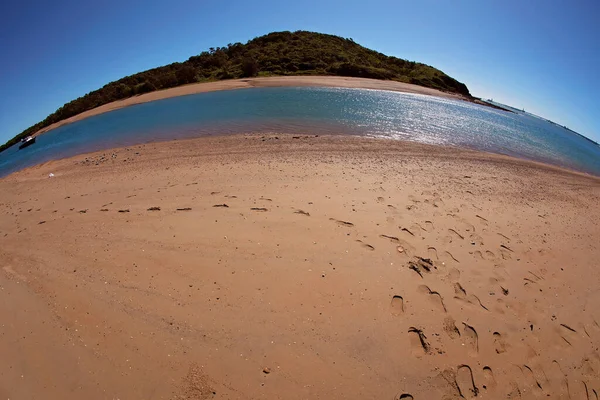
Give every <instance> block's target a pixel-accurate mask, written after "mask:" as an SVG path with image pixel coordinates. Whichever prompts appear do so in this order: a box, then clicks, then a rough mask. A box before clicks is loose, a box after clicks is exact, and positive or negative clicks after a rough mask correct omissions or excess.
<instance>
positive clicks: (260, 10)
mask: <svg viewBox="0 0 600 400" xmlns="http://www.w3.org/2000/svg"><path fill="white" fill-rule="evenodd" d="M599 20H600V1H598V0H581V1H558V0H535V1H523V0H518V1H517V0H503V1H487V0H452V1H446V0H437V1H432V0H419V1H414V0H413V1H402V0H396V1H378V0H369V1H364V0H363V1H357V0H344V1H326V0H320V1H314V0H303V1H300V2H293V1H292V2H290V1H270V0H253V1H238V0H231V1H227V2H216V1H208V2H207V1H198V0H197V1H193V0H189V1H188V0H186V1H178V0H170V1H154V0H145V1H138V0H133V1H127V0H121V1H114V0H106V1H100V2H96V1H91V2H88V1H81V0H77V1H73V0H66V1H54V2H48V1H39V0H22V1H10V0H9V1H5V2H2V3H1V4H0V50H1V52H0V57H1V59H0V142H4V141H6V140H8V139H9V138H11V137H12V136H14V135H15V134H17V133H19V132H21V131H22V130H23V129H25V128H27V127H29V126H30V125H32V124H34V123H36V122H38V121H40V120H42V119H43V118H45V117H46V116H47V115H48V114H50V113H52V112H53V111H55V110H56V109H57V108H58V107H60V106H61V105H63V104H64V103H66V102H68V101H70V100H72V99H75V98H77V97H79V96H82V95H84V94H85V93H87V92H89V91H91V90H94V89H97V88H99V87H101V86H103V85H104V84H105V83H108V82H109V81H113V80H116V79H119V78H121V77H123V76H125V75H130V74H132V73H135V72H139V71H142V70H145V69H148V68H152V67H156V66H160V65H164V64H168V63H171V62H174V61H184V60H186V59H187V58H189V57H190V56H192V55H195V54H198V53H200V52H201V51H203V50H206V49H208V48H209V47H216V46H224V45H226V44H227V43H232V42H246V41H247V40H249V39H251V38H253V37H256V36H260V35H263V34H265V33H268V32H272V31H280V30H292V31H293V30H299V29H302V30H311V31H318V32H323V33H331V34H335V35H339V36H343V37H351V38H353V39H354V40H355V41H356V42H357V43H360V44H362V45H364V46H366V47H369V48H372V49H375V50H378V51H380V52H382V53H385V54H388V55H394V56H397V57H401V58H405V59H408V60H412V61H420V62H424V63H426V64H429V65H432V66H434V67H437V68H439V69H441V70H443V71H444V72H446V73H447V74H449V75H450V76H452V77H454V78H456V79H458V80H460V81H462V82H464V83H466V84H467V86H468V87H469V89H470V90H471V93H472V94H473V95H476V96H480V97H484V98H490V97H492V98H493V99H494V100H496V101H500V102H503V103H506V104H510V105H513V106H515V107H518V108H525V109H526V110H527V111H530V112H533V113H536V114H539V115H541V116H544V117H546V118H549V119H551V120H554V121H556V122H558V123H560V124H563V125H567V126H568V127H570V128H572V129H574V130H576V131H578V132H580V133H582V134H584V135H586V136H588V137H591V138H593V139H595V140H600V75H599V74H598V71H599V66H600V23H598V21H599Z"/></svg>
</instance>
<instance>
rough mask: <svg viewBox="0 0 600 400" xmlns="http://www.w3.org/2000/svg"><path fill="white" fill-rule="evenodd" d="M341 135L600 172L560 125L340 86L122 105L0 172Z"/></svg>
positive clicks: (596, 153) (51, 138) (589, 147)
mask: <svg viewBox="0 0 600 400" xmlns="http://www.w3.org/2000/svg"><path fill="white" fill-rule="evenodd" d="M249 132H277V133H311V134H325V133H340V134H352V135H366V136H375V137H389V138H394V139H400V140H411V141H416V142H422V143H431V144H439V145H453V146H461V147H468V148H475V149H479V150H485V151H490V152H495V153H501V154H509V155H513V156H517V157H521V158H527V159H532V160H537V161H543V162H547V163H551V164H555V165H559V166H564V167H569V168H573V169H577V170H580V171H584V172H588V173H591V174H594V175H600V147H599V146H597V145H595V144H593V143H591V142H589V141H587V140H585V139H583V138H581V137H580V136H577V135H575V134H573V133H571V132H568V131H567V130H565V129H563V128H562V127H559V126H557V125H554V124H550V123H548V122H546V121H544V120H541V119H539V118H535V117H533V116H531V115H527V114H520V113H517V114H513V113H507V112H503V111H498V110H494V109H491V108H488V107H482V106H478V105H475V104H470V103H465V102H460V101H454V100H447V99H440V98H435V97H430V96H422V95H413V94H404V93H396V92H387V91H377V90H362V89H336V88H256V89H244V90H232V91H221V92H212V93H200V94H196V95H191V96H184V97H175V98H171V99H166V100H160V101H155V102H152V103H145V104H140V105H136V106H132V107H127V108H123V109H120V110H116V111H112V112H109V113H106V114H101V115H98V116H95V117H90V118H87V119H85V120H82V121H79V122H75V123H73V124H69V125H66V126H63V127H60V128H57V129H54V130H52V131H50V132H48V133H46V134H44V135H41V136H39V137H38V138H37V143H36V144H34V145H33V146H31V147H28V148H26V149H23V150H21V151H19V150H18V146H13V147H12V148H10V149H8V150H6V151H4V152H2V153H0V176H5V175H7V174H9V173H11V172H14V171H16V170H19V169H21V168H24V167H27V166H31V165H35V164H39V163H42V162H45V161H48V160H51V159H58V158H64V157H69V156H73V155H76V154H80V153H84V152H90V151H95V150H102V149H107V148H113V147H122V146H127V145H133V144H139V143H146V142H150V141H159V140H170V139H176V138H191V137H199V136H206V135H211V134H227V133H249Z"/></svg>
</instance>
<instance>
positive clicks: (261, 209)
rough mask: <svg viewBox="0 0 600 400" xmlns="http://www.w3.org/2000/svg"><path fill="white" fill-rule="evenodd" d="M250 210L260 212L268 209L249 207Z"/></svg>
mask: <svg viewBox="0 0 600 400" xmlns="http://www.w3.org/2000/svg"><path fill="white" fill-rule="evenodd" d="M250 211H260V212H266V211H269V210H268V209H266V208H264V207H251V208H250Z"/></svg>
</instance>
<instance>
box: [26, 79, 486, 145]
mask: <svg viewBox="0 0 600 400" xmlns="http://www.w3.org/2000/svg"><path fill="white" fill-rule="evenodd" d="M294 86H296V87H340V88H353V89H375V90H391V91H395V92H402V93H414V94H424V95H428V96H437V97H443V98H448V99H454V100H463V101H469V102H475V103H477V104H481V105H484V106H489V107H492V106H491V105H489V104H486V103H484V102H481V101H477V99H475V100H474V99H473V98H467V97H465V96H461V95H458V94H453V93H446V92H442V91H440V90H436V89H431V88H427V87H424V86H419V85H413V84H410V83H403V82H397V81H385V80H379V79H368V78H350V77H341V76H274V77H268V78H245V79H231V80H224V81H217V82H203V83H194V84H191V85H185V86H178V87H174V88H171V89H166V90H159V91H155V92H150V93H145V94H142V95H139V96H134V97H130V98H127V99H123V100H119V101H115V102H112V103H109V104H105V105H103V106H100V107H96V108H94V109H91V110H88V111H86V112H83V113H81V114H77V115H75V116H73V117H71V118H67V119H64V120H62V121H59V122H57V123H54V124H52V125H50V126H48V127H46V128H43V129H40V130H39V131H37V132H36V133H34V136H38V135H41V134H42V133H45V132H48V131H50V130H52V129H56V128H58V127H60V126H63V125H67V124H70V123H73V122H76V121H81V120H83V119H85V118H88V117H92V116H94V115H99V114H104V113H106V112H109V111H114V110H118V109H120V108H124V107H128V106H132V105H135V104H142V103H147V102H150V101H155V100H162V99H168V98H170V97H177V96H186V95H190V94H196V93H206V92H215V91H219V90H234V89H249V88H254V87H294Z"/></svg>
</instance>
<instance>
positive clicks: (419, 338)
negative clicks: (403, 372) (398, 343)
mask: <svg viewBox="0 0 600 400" xmlns="http://www.w3.org/2000/svg"><path fill="white" fill-rule="evenodd" d="M408 338H409V340H410V346H411V349H412V353H413V354H414V355H415V356H422V355H424V354H427V353H429V347H430V346H429V342H427V337H426V336H425V333H423V331H422V330H421V329H419V328H415V327H411V328H410V329H409V330H408Z"/></svg>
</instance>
